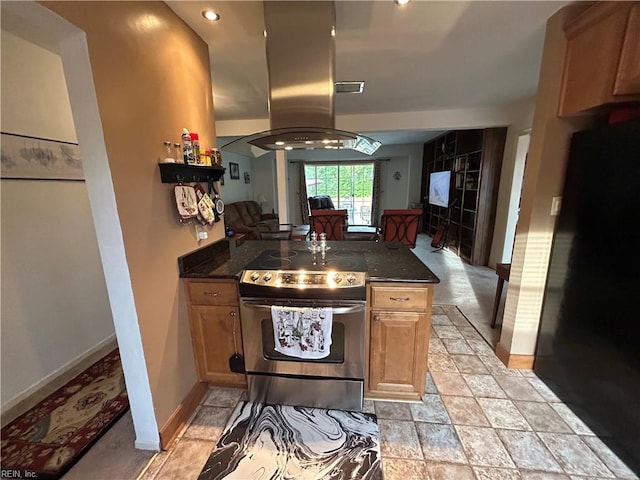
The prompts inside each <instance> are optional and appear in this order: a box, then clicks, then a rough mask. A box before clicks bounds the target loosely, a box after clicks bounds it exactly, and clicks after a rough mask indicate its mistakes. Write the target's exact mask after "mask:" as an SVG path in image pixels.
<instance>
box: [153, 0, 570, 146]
mask: <svg viewBox="0 0 640 480" xmlns="http://www.w3.org/2000/svg"><path fill="white" fill-rule="evenodd" d="M166 3H167V4H168V5H169V7H170V8H171V9H172V10H173V11H174V12H175V13H176V14H177V15H178V16H180V17H181V18H182V19H183V20H184V21H185V22H186V23H187V24H188V25H189V26H190V27H191V28H192V29H193V30H194V31H195V32H196V33H198V35H200V37H202V38H203V39H204V40H205V41H206V42H207V44H208V45H209V55H210V59H211V70H212V74H211V75H212V82H213V93H214V108H215V113H216V122H220V121H231V120H248V119H261V118H262V119H264V118H268V104H267V98H268V94H267V89H268V79H267V62H266V56H265V45H264V35H263V31H264V20H263V6H262V2H253V1H219V2H218V1H168V2H166ZM567 3H570V2H567V1H540V0H534V1H416V0H414V1H413V2H412V3H410V4H408V5H406V6H402V7H401V6H398V5H395V3H394V2H393V1H392V0H385V1H336V2H335V5H336V78H335V79H336V81H351V80H364V81H365V82H366V84H365V88H364V93H363V94H359V95H358V94H338V95H336V97H335V112H336V116H337V117H340V116H341V115H345V116H346V115H365V116H366V115H368V116H380V115H384V114H397V113H402V112H414V113H415V112H428V111H433V110H456V109H470V108H483V107H496V106H507V105H509V104H512V103H515V102H518V101H522V100H523V99H526V98H530V97H531V96H533V95H535V92H536V86H537V81H538V73H539V68H540V58H541V52H542V44H543V38H544V26H545V22H546V20H547V18H549V17H550V16H551V15H552V14H553V13H554V12H556V11H557V10H558V9H560V8H561V7H562V6H564V5H566V4H567ZM205 9H213V10H215V11H216V12H218V13H219V14H220V16H221V19H220V20H219V21H218V22H209V21H207V20H205V19H204V18H203V17H202V11H203V10H205ZM291 61H292V62H295V58H292V59H291ZM366 133H367V135H370V136H373V137H374V138H377V139H379V140H381V141H382V143H383V144H387V145H388V144H400V143H421V142H423V141H426V140H428V139H429V138H432V137H434V136H436V135H437V134H438V133H440V132H439V131H423V130H418V129H416V130H412V131H409V130H402V131H399V130H398V131H396V130H394V129H393V125H390V128H389V130H387V131H384V132H382V131H379V132H366Z"/></svg>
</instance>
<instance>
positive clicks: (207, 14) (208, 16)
mask: <svg viewBox="0 0 640 480" xmlns="http://www.w3.org/2000/svg"><path fill="white" fill-rule="evenodd" d="M202 16H203V17H204V18H206V19H207V20H211V21H212V22H217V21H218V20H220V15H218V14H217V13H216V12H214V11H213V10H205V11H203V12H202Z"/></svg>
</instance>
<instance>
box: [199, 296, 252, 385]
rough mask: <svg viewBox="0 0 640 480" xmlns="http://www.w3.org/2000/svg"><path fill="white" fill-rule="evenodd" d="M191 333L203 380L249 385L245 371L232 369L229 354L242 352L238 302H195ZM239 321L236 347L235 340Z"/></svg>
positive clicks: (222, 383) (223, 383) (219, 383)
mask: <svg viewBox="0 0 640 480" xmlns="http://www.w3.org/2000/svg"><path fill="white" fill-rule="evenodd" d="M189 313H190V315H189V318H190V321H191V335H192V340H193V348H194V352H195V358H196V363H197V368H198V374H199V378H200V380H201V381H204V382H211V383H213V384H215V385H226V386H241V387H244V386H246V384H247V383H246V378H245V375H244V374H242V373H234V372H232V371H231V370H230V369H229V358H230V357H231V356H232V355H233V354H234V353H235V352H236V351H237V352H238V353H240V354H242V353H243V352H242V336H241V334H240V313H239V309H238V307H236V306H192V307H191V308H190V312H189ZM234 325H235V332H236V334H235V336H236V342H235V343H236V345H237V350H236V347H235V346H234V340H233V329H234Z"/></svg>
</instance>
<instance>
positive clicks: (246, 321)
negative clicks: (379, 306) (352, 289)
mask: <svg viewBox="0 0 640 480" xmlns="http://www.w3.org/2000/svg"><path fill="white" fill-rule="evenodd" d="M272 305H277V306H283V307H331V308H332V312H333V328H332V332H331V348H330V353H329V355H328V356H327V357H325V358H322V359H299V358H293V357H289V356H286V355H283V354H282V353H280V352H277V351H276V350H275V338H274V332H273V324H272V321H271V306H272ZM240 317H241V319H242V338H243V343H244V354H245V365H246V370H247V379H248V382H249V400H250V401H252V402H260V403H275V404H286V405H304V406H309V407H324V408H338V409H343V410H360V409H362V397H363V392H364V368H365V352H364V327H365V302H361V301H347V300H341V301H335V302H333V301H321V300H285V299H267V298H263V299H257V298H243V299H242V301H241V304H240Z"/></svg>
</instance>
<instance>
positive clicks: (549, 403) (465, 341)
mask: <svg viewBox="0 0 640 480" xmlns="http://www.w3.org/2000/svg"><path fill="white" fill-rule="evenodd" d="M432 318H433V329H432V332H431V335H432V336H431V340H430V346H431V353H430V354H429V358H428V365H429V369H430V373H429V374H428V375H427V393H426V394H425V396H424V398H423V401H422V402H421V403H408V402H389V401H373V400H366V401H365V411H368V412H372V413H375V414H376V415H377V416H378V425H379V428H380V450H381V454H382V466H383V471H384V478H385V480H413V479H415V480H419V479H425V480H449V479H450V480H465V479H470V480H502V479H505V480H516V479H518V480H534V479H535V480H578V479H583V480H586V479H603V478H624V479H632V478H637V477H636V476H635V475H634V474H633V472H631V471H630V470H629V469H628V468H627V467H626V466H625V465H624V464H623V463H622V462H621V461H620V460H619V459H618V458H617V457H616V456H615V455H614V454H613V453H612V452H611V451H610V450H609V449H608V448H607V447H606V446H605V445H604V443H603V442H602V441H601V440H600V439H599V438H598V437H596V436H595V435H594V433H593V432H592V431H591V430H590V429H589V428H588V427H587V426H586V425H585V424H584V423H583V422H582V421H581V420H580V419H579V418H578V417H576V416H575V415H574V414H573V413H572V411H571V408H570V407H571V406H568V405H565V404H563V403H562V402H560V401H559V399H558V398H557V397H556V396H555V395H554V393H553V392H552V391H551V390H549V389H548V388H547V387H546V385H545V384H544V383H543V382H542V381H540V379H538V378H537V377H536V375H535V374H534V373H533V372H532V371H531V370H510V369H508V368H506V367H505V366H504V365H503V364H502V363H501V362H500V361H499V360H498V359H497V358H496V357H495V355H494V354H493V352H492V351H491V349H490V348H488V346H487V343H486V342H485V341H484V340H482V339H481V337H480V335H479V334H478V333H477V331H476V330H475V329H474V328H469V323H468V322H467V320H466V318H465V317H464V316H463V315H461V314H460V312H459V311H458V310H457V309H456V308H455V307H441V306H436V307H434V311H433V317H432ZM448 340H455V342H448ZM458 352H462V353H458ZM243 398H245V392H244V391H242V390H236V389H221V388H213V389H211V390H210V392H209V394H208V396H207V397H206V398H205V400H204V401H203V403H202V405H200V407H199V409H198V411H197V412H196V413H195V415H194V417H193V419H192V421H191V424H190V425H189V426H188V427H187V428H186V429H185V430H184V431H183V432H182V433H181V434H180V437H179V439H178V441H177V443H176V445H175V446H174V447H173V449H172V450H171V451H170V452H163V453H160V454H158V455H157V456H156V457H155V458H153V459H152V460H151V461H150V462H149V463H148V465H147V466H146V467H145V468H146V470H144V471H143V472H142V474H141V475H140V476H139V477H138V478H139V479H140V480H158V479H162V480H164V479H173V478H180V479H184V480H190V479H195V478H197V476H198V474H199V473H200V470H201V469H202V466H203V465H204V463H205V461H206V459H207V457H208V455H209V452H210V451H211V450H212V449H213V448H214V446H215V443H216V440H217V439H218V438H219V436H220V434H221V433H222V430H223V428H224V426H225V424H226V421H227V419H228V417H229V416H230V415H231V412H232V410H233V407H234V405H235V404H236V403H237V402H238V401H240V400H242V399H243ZM94 478H96V477H94Z"/></svg>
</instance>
